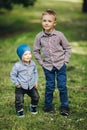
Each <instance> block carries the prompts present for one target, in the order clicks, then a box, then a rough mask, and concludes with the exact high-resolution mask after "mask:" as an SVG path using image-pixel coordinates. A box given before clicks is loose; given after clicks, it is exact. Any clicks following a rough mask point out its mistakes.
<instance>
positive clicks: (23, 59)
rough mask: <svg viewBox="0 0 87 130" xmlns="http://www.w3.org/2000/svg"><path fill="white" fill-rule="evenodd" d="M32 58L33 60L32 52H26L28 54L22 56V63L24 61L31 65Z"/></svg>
mask: <svg viewBox="0 0 87 130" xmlns="http://www.w3.org/2000/svg"><path fill="white" fill-rule="evenodd" d="M31 58H32V54H31V52H30V51H26V52H25V53H24V54H23V56H22V61H23V62H24V63H29V61H30V60H31Z"/></svg>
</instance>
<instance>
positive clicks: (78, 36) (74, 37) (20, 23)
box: [0, 18, 87, 41]
mask: <svg viewBox="0 0 87 130" xmlns="http://www.w3.org/2000/svg"><path fill="white" fill-rule="evenodd" d="M9 21H10V20H9ZM86 21H87V19H86V18H84V19H80V18H78V19H74V18H73V19H70V21H68V20H66V21H60V22H59V23H58V25H57V26H56V29H57V30H59V31H62V32H63V33H64V34H65V35H66V36H67V38H68V39H69V40H70V41H80V40H83V41H85V40H87V33H86V31H87V22H86ZM39 31H41V24H40V23H35V22H33V23H32V22H27V21H26V20H21V19H16V20H15V21H13V22H12V21H11V22H8V23H7V21H3V20H1V22H0V38H7V37H11V36H13V35H19V34H21V33H24V32H32V33H33V32H39Z"/></svg>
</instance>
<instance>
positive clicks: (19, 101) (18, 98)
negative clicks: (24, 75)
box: [15, 88, 24, 111]
mask: <svg viewBox="0 0 87 130" xmlns="http://www.w3.org/2000/svg"><path fill="white" fill-rule="evenodd" d="M23 104H24V94H23V90H22V88H15V108H16V111H20V110H21V109H23Z"/></svg>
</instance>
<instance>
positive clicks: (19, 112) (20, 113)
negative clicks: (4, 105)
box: [17, 109, 24, 117]
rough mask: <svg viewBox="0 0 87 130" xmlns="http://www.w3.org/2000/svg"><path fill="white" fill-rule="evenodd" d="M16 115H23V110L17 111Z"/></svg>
mask: <svg viewBox="0 0 87 130" xmlns="http://www.w3.org/2000/svg"><path fill="white" fill-rule="evenodd" d="M17 116H18V117H24V111H23V109H21V110H20V111H17Z"/></svg>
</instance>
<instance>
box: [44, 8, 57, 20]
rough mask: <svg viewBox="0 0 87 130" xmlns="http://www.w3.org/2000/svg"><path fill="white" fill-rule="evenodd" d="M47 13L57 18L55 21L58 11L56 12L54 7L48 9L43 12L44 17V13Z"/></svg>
mask: <svg viewBox="0 0 87 130" xmlns="http://www.w3.org/2000/svg"><path fill="white" fill-rule="evenodd" d="M46 14H49V15H53V16H54V18H55V21H56V19H57V18H56V13H55V11H54V10H52V9H47V10H46V11H45V12H43V13H42V17H43V16H44V15H46Z"/></svg>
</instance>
